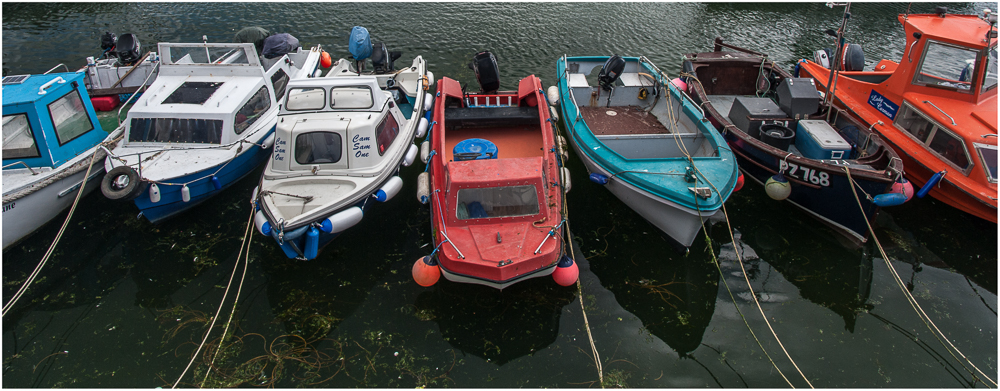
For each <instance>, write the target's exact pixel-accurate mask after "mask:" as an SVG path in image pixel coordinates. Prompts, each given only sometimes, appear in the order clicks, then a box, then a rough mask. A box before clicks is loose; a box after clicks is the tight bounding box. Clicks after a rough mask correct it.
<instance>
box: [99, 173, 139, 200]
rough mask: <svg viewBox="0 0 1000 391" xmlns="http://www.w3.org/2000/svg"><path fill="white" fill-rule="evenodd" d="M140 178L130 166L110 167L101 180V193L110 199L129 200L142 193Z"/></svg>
mask: <svg viewBox="0 0 1000 391" xmlns="http://www.w3.org/2000/svg"><path fill="white" fill-rule="evenodd" d="M141 185H142V178H139V173H137V172H135V170H134V169H132V167H129V166H118V167H115V168H112V169H111V171H109V172H108V174H107V175H105V176H104V179H102V180H101V193H104V196H105V197H108V198H109V199H112V200H122V201H129V200H133V199H135V198H136V197H138V196H139V194H140V193H142V186H141Z"/></svg>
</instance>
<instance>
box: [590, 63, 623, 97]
mask: <svg viewBox="0 0 1000 391" xmlns="http://www.w3.org/2000/svg"><path fill="white" fill-rule="evenodd" d="M623 70H625V59H623V58H622V56H619V55H617V54H616V55H614V56H611V57H610V58H608V61H605V62H604V67H602V68H601V73H600V74H598V75H597V82H598V83H599V84H600V85H601V88H603V89H604V90H605V91H611V87H613V86H614V84H615V81H616V80H618V77H619V76H621V75H622V71H623Z"/></svg>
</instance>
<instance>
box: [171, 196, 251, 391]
mask: <svg viewBox="0 0 1000 391" xmlns="http://www.w3.org/2000/svg"><path fill="white" fill-rule="evenodd" d="M253 216H254V210H253V208H251V209H250V218H249V219H247V228H246V231H244V233H243V239H244V240H243V241H244V242H245V241H246V238H247V235H249V234H250V227H251V226H253ZM242 256H243V246H242V245H240V254H239V255H237V256H236V264H235V265H233V273H232V274H230V275H229V283H228V284H227V285H226V291H225V292H224V293H223V294H222V300H221V301H220V302H219V308H218V309H217V310H216V311H215V316H213V317H212V322H211V324H209V326H208V330H206V331H205V336H204V337H202V339H201V344H199V345H198V350H195V352H194V354H192V355H191V361H189V362H188V365H187V366H186V367H184V371H183V372H181V375H180V376H179V377H177V381H175V382H174V385H173V386H172V387H170V388H177V384H180V382H181V379H183V378H184V375H185V374H187V371H188V369H191V365H192V364H194V360H195V359H197V358H198V353H199V352H201V349H202V348H204V347H205V343H206V342H207V341H208V336H209V334H211V333H212V329H213V328H215V322H216V321H217V320H219V314H220V313H222V306H223V305H224V304H225V303H226V296H228V295H229V289H230V288H232V286H233V278H234V277H236V269H238V268H239V266H240V258H241V257H242ZM247 258H249V248H248V254H247ZM246 269H247V268H246V267H244V268H243V278H246ZM242 289H243V279H242V278H241V279H240V286H239V290H242ZM237 295H239V293H237ZM236 300H237V301H238V300H239V297H238V296H237V297H236ZM235 309H236V302H235V301H234V302H233V310H234V311H235ZM230 319H231V318H230ZM228 327H229V325H228V324H227V325H226V328H227V330H228ZM225 337H226V336H225V334H223V335H222V338H223V340H224V339H225ZM216 352H218V351H216ZM213 360H214V359H213ZM206 376H207V375H206Z"/></svg>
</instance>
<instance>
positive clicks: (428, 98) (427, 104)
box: [424, 92, 434, 112]
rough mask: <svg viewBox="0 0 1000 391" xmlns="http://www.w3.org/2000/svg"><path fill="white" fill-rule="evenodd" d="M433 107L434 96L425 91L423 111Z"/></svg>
mask: <svg viewBox="0 0 1000 391" xmlns="http://www.w3.org/2000/svg"><path fill="white" fill-rule="evenodd" d="M433 107H434V96H433V95H431V94H430V93H429V92H425V93H424V111H425V112H427V111H431V108H433Z"/></svg>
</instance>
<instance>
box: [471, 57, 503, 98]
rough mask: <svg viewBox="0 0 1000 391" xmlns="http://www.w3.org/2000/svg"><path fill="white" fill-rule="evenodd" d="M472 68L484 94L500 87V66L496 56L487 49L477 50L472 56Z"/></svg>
mask: <svg viewBox="0 0 1000 391" xmlns="http://www.w3.org/2000/svg"><path fill="white" fill-rule="evenodd" d="M472 70H474V71H475V72H476V81H478V82H479V87H480V88H481V89H482V91H483V93H484V94H492V93H495V92H497V90H499V89H500V68H499V67H498V66H497V58H496V57H494V56H493V53H490V52H488V51H484V52H479V53H478V54H476V56H475V57H473V58H472Z"/></svg>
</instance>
